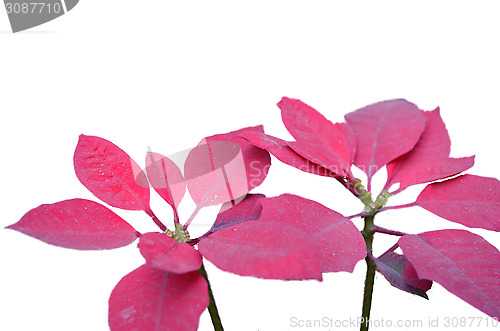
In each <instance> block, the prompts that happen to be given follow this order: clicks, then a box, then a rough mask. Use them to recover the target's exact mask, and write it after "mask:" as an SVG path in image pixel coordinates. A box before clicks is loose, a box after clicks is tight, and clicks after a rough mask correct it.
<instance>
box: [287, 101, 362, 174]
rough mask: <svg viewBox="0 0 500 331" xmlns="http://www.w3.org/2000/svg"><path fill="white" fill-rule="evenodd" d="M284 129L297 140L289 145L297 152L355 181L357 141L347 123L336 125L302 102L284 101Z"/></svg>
mask: <svg viewBox="0 0 500 331" xmlns="http://www.w3.org/2000/svg"><path fill="white" fill-rule="evenodd" d="M278 107H279V108H280V109H281V118H282V119H283V123H284V124H285V127H286V128H287V130H288V131H289V132H290V134H291V135H292V136H293V137H294V138H295V140H296V141H295V142H289V143H288V146H290V147H291V148H292V149H293V150H294V151H295V152H297V153H298V154H300V155H302V156H303V157H304V158H306V159H308V160H309V161H311V162H313V163H315V164H318V165H320V166H322V167H324V168H326V169H328V170H330V171H332V172H333V173H335V174H337V175H339V176H343V177H352V174H351V171H350V168H351V164H352V160H353V158H354V156H353V155H351V154H352V152H353V151H354V150H355V146H356V145H355V142H356V138H355V137H354V133H353V132H352V130H351V129H350V128H348V127H347V125H346V124H345V123H336V124H333V123H332V122H330V121H329V120H327V119H326V118H325V117H324V116H323V115H321V114H320V113H319V112H318V111H316V110H315V109H314V108H312V107H310V106H308V105H306V104H305V103H303V102H302V101H300V100H297V99H290V98H286V97H284V98H283V99H281V101H280V102H279V103H278Z"/></svg>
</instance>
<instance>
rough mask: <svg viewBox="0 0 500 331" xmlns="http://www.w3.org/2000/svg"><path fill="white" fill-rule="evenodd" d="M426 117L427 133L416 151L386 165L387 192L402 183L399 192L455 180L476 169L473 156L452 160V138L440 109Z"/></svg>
mask: <svg viewBox="0 0 500 331" xmlns="http://www.w3.org/2000/svg"><path fill="white" fill-rule="evenodd" d="M424 115H425V117H426V119H427V121H426V125H425V130H424V132H423V133H422V135H421V136H420V139H419V141H418V142H417V144H416V145H415V147H414V148H413V149H412V150H411V151H410V152H408V153H406V154H405V155H402V156H400V157H398V158H397V159H395V160H393V161H391V162H390V163H389V164H388V165H387V184H386V186H385V187H386V188H387V189H389V188H390V186H392V185H393V184H395V183H400V186H399V188H398V189H397V191H396V192H400V191H402V190H404V189H405V188H407V187H408V186H411V185H415V184H420V183H426V182H431V181H434V180H438V179H443V178H447V177H450V176H454V175H456V174H458V173H460V172H463V171H465V170H467V169H469V168H470V167H472V166H473V165H474V156H470V157H463V158H450V157H449V154H450V146H451V142H450V137H449V136H448V131H447V130H446V126H445V124H444V122H443V120H442V118H441V116H440V112H439V108H437V109H436V110H434V111H431V112H424Z"/></svg>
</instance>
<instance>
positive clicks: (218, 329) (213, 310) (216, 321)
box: [198, 263, 224, 331]
mask: <svg viewBox="0 0 500 331" xmlns="http://www.w3.org/2000/svg"><path fill="white" fill-rule="evenodd" d="M198 272H199V273H200V274H201V275H202V276H203V278H205V280H206V281H207V285H208V297H209V298H210V303H209V305H208V312H209V313H210V318H211V319H212V325H213V326H214V330H215V331H224V328H223V327H222V322H221V320H220V316H219V311H218V310H217V305H216V304H215V299H214V294H213V293H212V287H211V286H210V281H209V280H208V276H207V271H206V270H205V266H204V265H203V263H202V264H201V268H200V269H199V270H198Z"/></svg>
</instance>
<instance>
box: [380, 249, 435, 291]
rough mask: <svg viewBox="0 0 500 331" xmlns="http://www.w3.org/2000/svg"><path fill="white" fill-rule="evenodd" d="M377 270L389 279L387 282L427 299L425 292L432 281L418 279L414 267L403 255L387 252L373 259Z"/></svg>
mask: <svg viewBox="0 0 500 331" xmlns="http://www.w3.org/2000/svg"><path fill="white" fill-rule="evenodd" d="M375 264H376V266H377V271H378V272H380V273H381V274H382V275H384V277H385V278H386V279H387V280H388V281H389V283H390V284H391V285H392V286H394V287H396V288H398V289H400V290H403V291H405V292H408V293H412V294H415V295H418V296H421V297H422V298H425V299H429V298H428V297H427V294H426V293H425V292H426V291H427V290H429V289H430V288H431V286H432V282H431V281H429V280H426V279H419V278H418V276H417V274H416V272H415V268H414V267H413V266H412V264H411V263H410V262H408V260H407V259H406V257H405V256H404V255H400V254H397V253H394V252H387V253H385V254H383V255H381V256H380V257H379V258H376V259H375Z"/></svg>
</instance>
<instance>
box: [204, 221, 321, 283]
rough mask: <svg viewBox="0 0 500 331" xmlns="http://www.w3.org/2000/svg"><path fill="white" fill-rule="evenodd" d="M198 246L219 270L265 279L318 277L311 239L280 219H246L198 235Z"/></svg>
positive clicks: (318, 255) (315, 249)
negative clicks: (266, 220) (203, 234)
mask: <svg viewBox="0 0 500 331" xmlns="http://www.w3.org/2000/svg"><path fill="white" fill-rule="evenodd" d="M198 249H199V250H200V252H201V253H202V254H203V256H204V257H205V258H206V259H208V260H209V261H210V262H212V263H213V264H215V265H216V266H217V267H219V268H220V269H222V270H225V271H229V272H232V273H235V274H237V275H240V276H254V277H260V278H266V279H283V280H292V279H295V280H300V279H318V280H321V279H322V276H321V270H320V254H319V248H318V246H317V245H316V243H315V242H314V240H313V238H312V237H310V236H307V235H304V231H303V230H302V229H300V228H298V227H296V226H293V225H291V224H287V223H283V222H260V221H255V222H245V223H240V224H237V225H235V226H232V227H227V228H224V229H221V230H219V231H217V232H214V233H212V234H211V235H209V236H208V237H205V238H201V239H200V242H199V243H198Z"/></svg>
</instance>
